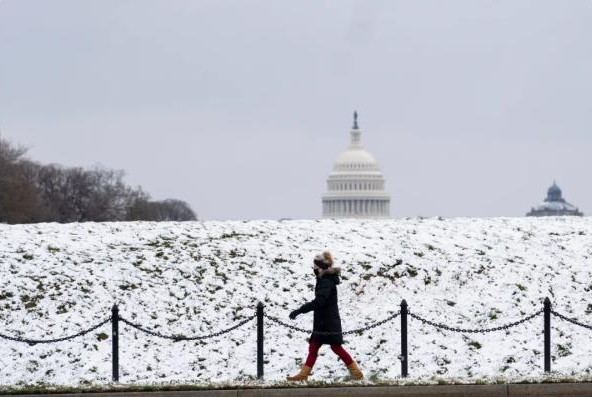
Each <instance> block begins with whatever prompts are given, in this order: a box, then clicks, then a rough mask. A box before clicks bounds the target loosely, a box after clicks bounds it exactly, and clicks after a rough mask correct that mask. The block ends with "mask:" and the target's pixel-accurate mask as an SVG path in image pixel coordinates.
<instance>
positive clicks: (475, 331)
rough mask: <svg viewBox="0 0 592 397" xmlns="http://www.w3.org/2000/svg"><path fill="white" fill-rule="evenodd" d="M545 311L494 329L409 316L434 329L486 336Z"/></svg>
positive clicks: (412, 314) (414, 315)
mask: <svg viewBox="0 0 592 397" xmlns="http://www.w3.org/2000/svg"><path fill="white" fill-rule="evenodd" d="M543 311H544V310H543V309H541V310H539V311H536V312H534V313H532V314H531V315H529V316H526V317H524V318H522V319H521V320H518V321H514V322H512V323H507V324H505V325H501V326H499V327H493V328H456V327H449V326H448V325H445V324H441V323H436V322H434V321H430V320H427V319H425V318H423V317H421V316H419V315H417V314H415V313H413V312H411V311H409V316H410V317H412V318H414V319H416V320H419V321H421V322H422V323H424V324H428V325H431V326H432V327H436V328H440V329H445V330H447V331H452V332H459V333H463V334H486V333H488V332H495V331H504V330H507V329H510V328H512V327H516V326H518V325H520V324H523V323H525V322H527V321H530V320H532V319H533V318H535V317H536V316H539V315H540V314H542V313H543Z"/></svg>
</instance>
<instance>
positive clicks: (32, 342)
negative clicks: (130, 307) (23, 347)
mask: <svg viewBox="0 0 592 397" xmlns="http://www.w3.org/2000/svg"><path fill="white" fill-rule="evenodd" d="M110 321H111V317H109V318H107V319H106V320H104V321H101V322H100V323H99V324H97V325H95V326H94V327H91V328H88V329H85V330H83V331H80V332H78V333H76V334H74V335H70V336H64V337H62V338H54V339H27V338H21V337H18V336H8V335H3V334H0V338H3V339H8V340H11V341H14V342H24V343H28V344H29V345H31V346H33V345H36V344H41V343H57V342H63V341H67V340H72V339H74V338H78V337H79V336H83V335H86V334H88V333H90V332H93V331H95V330H97V329H98V328H101V327H102V326H103V325H105V324H107V323H108V322H110Z"/></svg>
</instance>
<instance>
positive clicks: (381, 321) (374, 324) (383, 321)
mask: <svg viewBox="0 0 592 397" xmlns="http://www.w3.org/2000/svg"><path fill="white" fill-rule="evenodd" d="M400 314H401V312H400V311H398V312H396V313H395V314H393V315H392V316H389V317H387V318H385V319H384V320H380V321H377V322H375V323H373V324H369V325H366V326H364V327H361V328H357V329H352V330H350V331H342V332H338V331H337V332H336V331H316V330H307V329H304V328H299V327H296V326H294V325H291V324H288V323H285V322H283V321H282V320H280V319H279V318H277V317H274V316H270V315H269V314H264V316H265V318H267V319H269V320H271V321H273V322H274V323H276V324H279V325H281V326H283V327H286V328H289V329H291V330H293V331H297V332H302V333H306V334H314V335H350V334H361V333H363V332H364V331H368V330H371V329H373V328H376V327H379V326H381V325H383V324H385V323H387V322H389V321H391V320H394V319H395V318H397V317H398V316H399V315H400Z"/></svg>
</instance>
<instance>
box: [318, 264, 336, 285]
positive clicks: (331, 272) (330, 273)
mask: <svg viewBox="0 0 592 397" xmlns="http://www.w3.org/2000/svg"><path fill="white" fill-rule="evenodd" d="M340 274H341V268H340V267H338V266H335V267H328V268H327V269H325V270H323V269H320V270H319V273H318V274H317V278H323V277H332V278H333V279H334V281H335V284H339V275H340Z"/></svg>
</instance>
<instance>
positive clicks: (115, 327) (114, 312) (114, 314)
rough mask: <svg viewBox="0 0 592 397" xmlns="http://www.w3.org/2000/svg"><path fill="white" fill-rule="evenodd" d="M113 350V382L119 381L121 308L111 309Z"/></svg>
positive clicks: (114, 307) (114, 306)
mask: <svg viewBox="0 0 592 397" xmlns="http://www.w3.org/2000/svg"><path fill="white" fill-rule="evenodd" d="M111 351H112V353H111V354H112V356H111V358H112V360H113V382H119V308H118V307H117V305H113V308H112V309H111Z"/></svg>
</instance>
